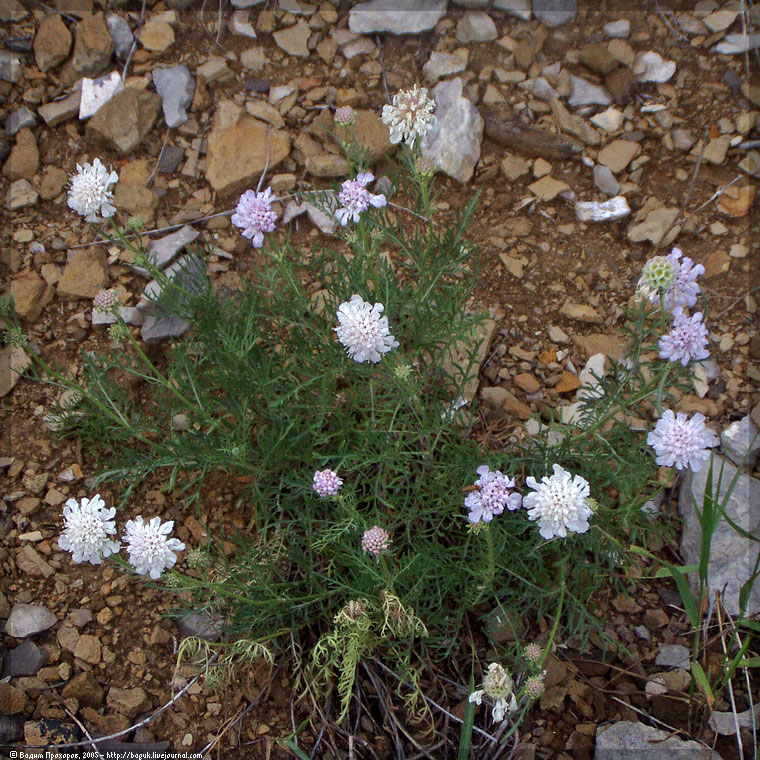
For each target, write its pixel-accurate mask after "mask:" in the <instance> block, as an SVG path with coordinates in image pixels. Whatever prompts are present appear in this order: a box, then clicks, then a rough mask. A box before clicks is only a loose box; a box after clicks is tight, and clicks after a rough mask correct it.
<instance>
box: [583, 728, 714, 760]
mask: <svg viewBox="0 0 760 760" xmlns="http://www.w3.org/2000/svg"><path fill="white" fill-rule="evenodd" d="M594 760H721V757H720V755H719V754H718V753H717V752H713V751H712V750H710V749H709V748H708V747H705V746H704V745H702V744H698V743H697V742H694V741H683V740H682V739H679V738H678V737H676V736H673V735H672V732H669V731H660V730H659V729H657V728H652V727H651V726H645V725H644V724H643V723H634V722H632V721H628V720H623V721H620V722H618V723H613V724H612V725H607V726H599V727H598V728H597V730H596V749H595V752H594Z"/></svg>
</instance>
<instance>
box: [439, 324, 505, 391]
mask: <svg viewBox="0 0 760 760" xmlns="http://www.w3.org/2000/svg"><path fill="white" fill-rule="evenodd" d="M495 330H496V320H495V319H490V318H489V319H486V320H485V321H484V322H483V324H482V325H481V326H480V327H479V328H478V329H477V330H476V331H474V335H473V336H472V339H471V340H470V341H461V340H460V341H458V342H457V343H456V345H454V346H453V347H451V348H449V350H448V351H447V353H446V356H445V357H444V360H443V370H444V372H446V374H448V375H449V376H450V377H451V378H452V380H453V383H454V385H455V387H456V386H458V385H460V384H461V382H462V380H464V379H465V378H464V377H463V368H465V369H466V368H467V367H468V366H469V363H470V355H471V353H473V352H474V354H475V355H474V358H473V364H472V368H471V369H470V371H469V373H468V375H467V382H466V383H464V386H463V388H462V390H461V391H460V392H461V394H462V396H463V397H464V398H465V400H466V401H467V402H468V403H469V402H470V401H472V400H473V399H474V398H475V394H476V392H477V390H478V372H479V371H480V365H481V364H483V362H484V361H485V358H486V352H487V351H488V347H489V346H490V345H491V338H493V334H494V331H495ZM453 400H454V399H452V401H453Z"/></svg>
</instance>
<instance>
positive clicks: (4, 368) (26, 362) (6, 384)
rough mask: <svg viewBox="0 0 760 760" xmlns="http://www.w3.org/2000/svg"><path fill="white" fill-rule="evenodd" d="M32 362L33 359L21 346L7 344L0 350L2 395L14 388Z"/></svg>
mask: <svg viewBox="0 0 760 760" xmlns="http://www.w3.org/2000/svg"><path fill="white" fill-rule="evenodd" d="M31 364H32V360H31V359H30V358H29V355H28V354H27V353H26V351H24V349H23V348H21V346H6V347H5V348H3V349H2V350H0V397H2V396H7V395H8V394H9V393H10V392H11V391H12V390H13V387H14V386H15V385H16V383H17V382H18V381H19V380H20V379H21V375H22V374H23V373H24V371H26V370H27V369H28V368H29V367H30V366H31Z"/></svg>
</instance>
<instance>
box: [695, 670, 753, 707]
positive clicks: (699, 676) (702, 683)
mask: <svg viewBox="0 0 760 760" xmlns="http://www.w3.org/2000/svg"><path fill="white" fill-rule="evenodd" d="M759 659H760V658H759ZM691 674H692V675H693V676H694V680H695V681H696V682H697V684H698V685H699V688H700V689H702V691H703V692H704V694H705V696H706V697H707V701H708V703H709V704H710V706H711V707H712V705H713V704H715V695H714V694H713V690H712V686H710V682H709V681H708V680H707V676H706V675H705V671H704V670H702V666H701V665H700V664H699V663H698V662H697V661H696V660H695V661H694V662H692V663H691Z"/></svg>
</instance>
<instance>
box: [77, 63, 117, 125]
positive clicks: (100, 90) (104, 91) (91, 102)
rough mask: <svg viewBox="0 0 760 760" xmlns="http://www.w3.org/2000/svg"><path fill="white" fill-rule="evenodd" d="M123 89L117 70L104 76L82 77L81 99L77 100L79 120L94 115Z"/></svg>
mask: <svg viewBox="0 0 760 760" xmlns="http://www.w3.org/2000/svg"><path fill="white" fill-rule="evenodd" d="M123 89H124V82H122V80H121V76H120V75H119V73H118V72H117V71H112V72H111V73H110V74H108V75H107V76H104V77H98V78H97V79H90V78H89V77H83V78H82V99H81V100H80V101H79V118H80V120H81V121H84V120H85V119H89V118H90V116H94V115H95V114H96V113H97V112H98V110H99V109H100V107H101V106H104V105H105V104H106V103H107V102H108V101H109V100H110V99H111V98H112V97H113V96H114V95H116V93H117V92H120V91H121V90H123Z"/></svg>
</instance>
